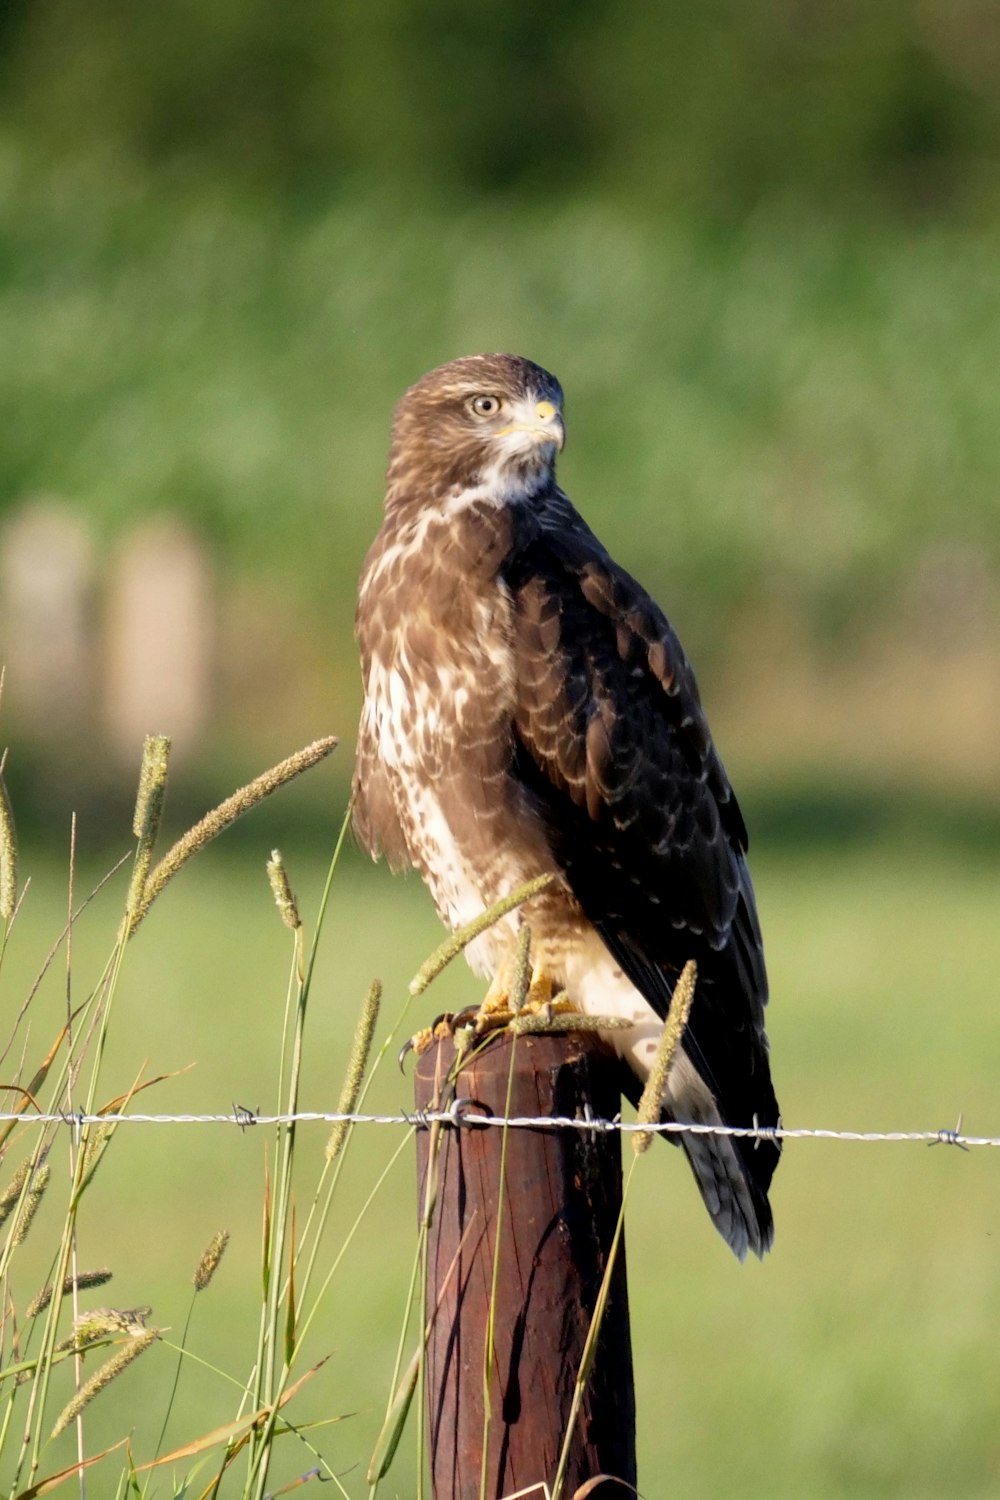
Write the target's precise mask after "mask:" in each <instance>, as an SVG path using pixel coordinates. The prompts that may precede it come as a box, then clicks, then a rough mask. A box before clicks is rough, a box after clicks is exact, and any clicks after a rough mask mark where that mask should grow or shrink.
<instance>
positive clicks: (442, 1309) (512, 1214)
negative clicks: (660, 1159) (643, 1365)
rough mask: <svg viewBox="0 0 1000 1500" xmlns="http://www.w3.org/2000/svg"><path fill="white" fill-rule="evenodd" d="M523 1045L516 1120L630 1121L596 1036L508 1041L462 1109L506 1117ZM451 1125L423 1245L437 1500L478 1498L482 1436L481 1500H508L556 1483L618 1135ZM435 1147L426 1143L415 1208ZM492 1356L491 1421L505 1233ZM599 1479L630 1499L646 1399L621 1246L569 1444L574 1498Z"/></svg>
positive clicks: (433, 1084) (462, 1083)
mask: <svg viewBox="0 0 1000 1500" xmlns="http://www.w3.org/2000/svg"><path fill="white" fill-rule="evenodd" d="M512 1045H513V1046H514V1047H515V1052H514V1068H513V1078H512V1087H511V1116H512V1117H513V1116H517V1115H526V1116H533V1117H534V1116H539V1117H540V1116H552V1115H569V1116H575V1117H579V1118H585V1117H586V1108H587V1106H589V1108H590V1109H591V1110H592V1111H593V1114H594V1116H595V1117H599V1118H604V1119H610V1118H611V1117H613V1116H614V1115H615V1114H616V1113H617V1112H618V1109H619V1104H620V1095H619V1088H618V1071H617V1068H618V1065H617V1063H616V1061H615V1059H614V1058H613V1057H612V1056H611V1054H610V1053H609V1052H608V1050H607V1049H606V1048H605V1047H604V1046H602V1044H601V1043H600V1042H599V1041H598V1040H597V1039H596V1038H595V1037H592V1036H589V1035H587V1034H585V1033H583V1034H581V1033H575V1034H571V1035H566V1036H552V1035H537V1036H521V1037H518V1038H517V1040H516V1043H512V1041H511V1038H510V1037H509V1036H506V1035H504V1036H500V1037H497V1038H495V1039H494V1040H493V1041H492V1042H491V1043H490V1045H489V1046H488V1047H486V1048H485V1049H484V1050H483V1051H482V1052H480V1053H479V1055H478V1056H476V1057H475V1058H473V1059H471V1060H470V1061H467V1062H466V1063H465V1064H464V1065H463V1067H462V1070H461V1073H460V1074H459V1077H458V1081H457V1089H456V1093H457V1096H458V1097H459V1098H469V1099H474V1100H476V1101H477V1102H478V1103H479V1105H480V1106H485V1107H486V1108H487V1109H488V1110H489V1111H491V1112H492V1113H493V1114H495V1115H499V1116H503V1114H504V1110H505V1105H506V1099H507V1088H508V1079H509V1075H510V1067H511V1047H512ZM454 1057H455V1050H454V1046H453V1043H452V1042H451V1041H450V1040H449V1039H446V1040H444V1041H441V1042H438V1043H436V1044H435V1045H434V1046H433V1047H432V1048H431V1049H430V1051H428V1052H427V1053H425V1054H424V1056H423V1057H421V1058H420V1059H419V1060H418V1065H417V1070H416V1084H415V1089H416V1103H417V1108H418V1109H428V1108H432V1107H434V1105H435V1103H436V1101H437V1099H438V1097H439V1095H438V1089H439V1087H440V1081H441V1080H442V1079H445V1078H447V1076H448V1073H449V1069H450V1068H451V1066H452V1064H453V1062H454ZM506 1137H507V1151H506V1167H505V1180H504V1183H503V1191H502V1194H501V1162H500V1158H501V1151H502V1150H503V1141H504V1131H502V1130H501V1129H499V1128H497V1127H489V1128H478V1129H477V1128H474V1127H468V1126H462V1127H460V1128H456V1127H453V1126H445V1127H444V1129H443V1131H442V1133H441V1145H440V1150H439V1153H438V1162H437V1167H438V1184H437V1201H436V1207H435V1213H434V1219H433V1224H432V1227H431V1230H430V1238H429V1246H428V1275H427V1287H426V1312H427V1318H428V1320H429V1321H430V1320H433V1326H432V1331H431V1334H430V1339H429V1344H428V1349H427V1411H428V1420H429V1452H430V1463H431V1473H432V1479H433V1493H434V1500H476V1497H478V1496H479V1495H480V1474H481V1465H482V1458H483V1442H484V1435H485V1440H486V1445H487V1464H486V1475H487V1482H486V1489H485V1492H484V1493H485V1496H486V1500H502V1497H505V1496H510V1495H513V1494H515V1493H520V1492H522V1491H528V1488H529V1486H534V1485H538V1486H539V1487H538V1488H537V1489H532V1490H530V1494H532V1495H536V1496H537V1497H538V1500H541V1497H542V1495H543V1490H542V1488H541V1482H542V1481H545V1482H546V1483H547V1484H549V1485H551V1483H552V1480H553V1478H554V1477H555V1473H556V1469H557V1465H558V1461H559V1453H560V1449H561V1447H562V1441H563V1435H564V1433H565V1431H566V1428H567V1423H568V1420H569V1416H570V1407H571V1403H572V1399H573V1388H574V1383H575V1380H576V1376H577V1371H578V1369H579V1367H580V1360H581V1356H582V1354H583V1348H584V1342H585V1340H586V1337H587V1332H588V1329H589V1327H590V1320H591V1314H592V1313H593V1310H594V1304H595V1301H596V1298H597V1294H598V1290H599V1288H600V1284H601V1278H602V1276H603V1274H604V1269H605V1266H606V1264H607V1256H608V1251H609V1249H610V1246H611V1240H612V1237H613V1235H614V1231H615V1226H616V1223H617V1220H618V1213H619V1209H620V1207H621V1189H622V1176H621V1137H620V1136H619V1135H618V1134H616V1133H606V1132H597V1131H594V1132H584V1131H575V1130H566V1129H563V1130H558V1129H553V1130H545V1129H516V1130H510V1131H508V1132H506ZM430 1138H431V1133H430V1132H429V1131H426V1130H425V1131H421V1132H420V1135H419V1152H418V1172H419V1183H420V1199H419V1201H420V1203H421V1204H422V1203H423V1194H424V1184H425V1181H426V1173H427V1168H428V1155H429V1147H430ZM498 1223H499V1226H500V1227H499V1233H500V1253H499V1267H498V1279H497V1291H496V1302H495V1306H494V1341H495V1359H494V1364H493V1370H492V1374H491V1377H490V1381H489V1394H488V1413H487V1420H486V1422H485V1424H484V1397H485V1394H486V1393H485V1390H484V1357H485V1345H486V1338H487V1328H488V1320H489V1310H490V1298H491V1286H492V1280H493V1256H494V1245H495V1241H496V1235H497V1232H498V1227H497V1226H498ZM599 1474H607V1475H613V1476H615V1477H616V1478H618V1479H621V1480H623V1481H625V1483H621V1484H619V1483H612V1482H605V1483H603V1484H598V1485H596V1486H595V1487H594V1489H593V1490H590V1491H588V1500H590V1497H591V1496H593V1497H594V1500H623V1497H624V1496H626V1495H629V1494H632V1493H634V1491H632V1490H631V1489H629V1488H628V1486H631V1485H634V1484H635V1480H636V1472H635V1394H634V1388H633V1380H632V1345H631V1337H630V1332H629V1313H628V1288H627V1281H626V1273H625V1245H624V1241H623V1242H622V1244H621V1245H620V1248H619V1253H618V1258H617V1261H616V1264H615V1268H614V1273H613V1279H612V1284H611V1295H610V1299H609V1302H608V1306H607V1310H606V1313H605V1317H604V1321H603V1324H602V1329H601V1336H600V1339H599V1342H598V1345H597V1351H596V1357H595V1360H594V1364H593V1368H592V1371H591V1376H590V1381H589V1384H588V1387H587V1391H586V1394H585V1396H584V1399H583V1403H582V1406H581V1408H580V1411H579V1414H578V1417H577V1420H576V1423H575V1429H574V1432H573V1437H572V1446H571V1451H570V1459H569V1466H568V1469H567V1472H566V1479H565V1484H564V1487H563V1490H562V1500H571V1497H572V1496H573V1494H574V1492H575V1491H576V1490H577V1489H578V1488H579V1487H580V1486H581V1485H583V1484H584V1483H586V1481H587V1480H589V1479H592V1478H594V1477H595V1476H596V1475H599Z"/></svg>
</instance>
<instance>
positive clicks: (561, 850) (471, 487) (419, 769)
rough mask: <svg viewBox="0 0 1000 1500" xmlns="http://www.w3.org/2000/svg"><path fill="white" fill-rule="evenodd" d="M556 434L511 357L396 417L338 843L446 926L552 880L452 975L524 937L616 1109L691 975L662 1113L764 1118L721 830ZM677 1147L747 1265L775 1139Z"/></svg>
mask: <svg viewBox="0 0 1000 1500" xmlns="http://www.w3.org/2000/svg"><path fill="white" fill-rule="evenodd" d="M564 438H565V428H564V425H563V393H562V389H561V387H560V385H559V382H558V381H557V380H556V379H555V378H554V377H553V376H552V375H550V374H548V373H547V372H546V371H545V370H543V369H542V368H541V367H540V366H538V365H536V364H533V363H531V361H529V360H527V359H522V358H518V357H515V356H513V355H507V354H483V355H474V356H470V357H468V358H464V359H456V360H454V361H452V363H450V364H447V365H443V366H442V367H441V368H440V369H437V370H432V371H431V372H430V374H428V375H425V376H424V377H423V379H422V380H419V381H417V383H416V385H414V386H412V387H411V389H410V390H409V391H407V392H406V394H405V395H404V396H403V398H402V400H401V401H400V402H399V404H398V406H397V407H396V412H395V419H394V422H393V429H392V450H391V455H390V460H389V469H388V479H387V493H386V499H385V517H384V521H383V524H382V528H381V530H380V531H379V533H378V535H377V537H376V539H375V541H374V543H373V545H372V547H371V549H370V551H369V553H368V556H367V559H366V561H365V565H364V571H363V573H362V577H361V585H360V595H359V600H358V610H357V636H358V641H359V645H360V649H361V657H362V673H363V679H364V692H365V698H364V707H363V710H362V715H361V726H360V731H359V737H358V751H357V762H356V767H355V777H354V797H355V804H354V827H355V830H356V832H357V834H358V836H359V838H360V840H361V842H362V843H363V844H364V846H365V847H366V848H367V849H368V850H369V852H370V853H371V854H372V856H373V857H374V858H378V857H379V855H380V854H383V853H384V854H385V855H386V856H387V858H388V860H389V861H390V863H391V865H392V866H393V867H394V868H397V869H399V868H406V867H407V866H413V867H415V868H416V869H418V870H419V871H420V873H421V875H422V876H423V878H424V880H425V881H426V882H427V884H428V886H429V887H430V890H431V894H432V896H433V899H434V902H435V905H436V906H437V910H438V912H439V914H440V916H441V918H442V920H443V921H444V922H445V923H446V924H447V925H448V926H449V927H451V928H453V929H454V928H457V927H459V926H461V925H463V924H464V923H466V922H468V921H470V920H471V919H472V918H474V917H475V916H477V915H478V914H479V913H480V912H481V911H482V910H483V909H484V908H485V907H487V906H490V905H492V904H493V903H494V902H495V901H497V900H498V899H499V898H500V897H501V896H504V895H506V894H507V893H509V892H510V891H511V890H513V889H515V888H516V887H517V886H519V885H520V884H522V883H524V882H526V881H528V880H530V879H531V878H532V877H533V876H536V875H538V874H541V873H551V874H552V875H553V876H554V879H553V881H552V882H551V884H550V885H549V886H548V887H547V889H545V890H544V891H543V892H542V893H541V894H540V895H538V896H536V897H534V898H533V899H532V900H531V901H530V902H529V903H527V904H526V905H525V906H524V907H522V908H521V910H520V912H515V913H513V914H512V915H511V916H510V917H509V918H507V919H506V920H504V921H502V922H500V923H498V924H497V925H496V926H495V927H493V928H491V929H490V930H488V931H487V932H486V933H485V934H483V935H482V936H481V937H480V938H478V939H477V940H476V942H475V943H474V944H472V945H471V947H470V949H469V950H468V957H469V958H470V961H471V962H472V964H473V967H474V968H475V969H476V970H477V971H478V972H480V973H484V974H488V975H490V976H494V977H496V976H498V975H502V973H503V970H504V966H505V964H509V963H510V961H511V958H512V955H513V952H514V949H515V947H516V944H517V939H518V931H519V924H520V923H521V922H525V923H527V924H528V926H529V929H530V933H531V940H532V955H533V960H534V963H535V966H536V972H537V973H538V974H539V975H544V976H545V978H546V979H547V980H548V981H549V982H551V984H552V986H553V987H554V988H555V989H557V990H558V991H564V992H565V994H566V996H567V997H568V999H569V1001H570V1002H571V1003H572V1004H573V1005H574V1006H576V1007H577V1008H578V1009H580V1010H581V1011H583V1012H584V1013H585V1014H591V1015H600V1016H608V1015H616V1016H619V1017H623V1018H626V1019H627V1021H628V1022H629V1023H630V1025H629V1026H628V1028H627V1029H619V1030H614V1031H608V1032H607V1033H606V1035H607V1038H608V1040H609V1041H610V1042H611V1044H612V1045H613V1046H614V1047H616V1048H617V1050H618V1051H619V1053H620V1055H621V1057H622V1059H623V1061H624V1063H626V1064H627V1069H626V1070H624V1071H625V1072H626V1075H627V1078H628V1080H629V1086H628V1087H627V1088H626V1092H627V1093H629V1094H630V1095H631V1097H632V1098H633V1101H634V1100H635V1099H637V1098H638V1095H639V1092H640V1091H641V1088H642V1084H643V1082H644V1081H645V1079H646V1077H647V1075H648V1072H649V1068H650V1065H651V1062H652V1059H653V1057H654V1056H655V1053H656V1047H657V1043H658V1040H659V1037H660V1034H661V1032H662V1028H663V1020H664V1018H665V1016H666V1014H667V1011H668V1008H669V1005H670V998H671V994H672V992H673V987H674V984H675V983H676V980H677V978H678V975H679V973H680V971H681V970H682V969H683V967H684V965H685V964H686V962H687V961H688V960H689V959H694V960H695V961H696V963H697V972H698V984H697V991H696V995H695V999H694V1004H693V1007H692V1010H691V1014H690V1018H689V1021H688V1025H687V1028H686V1031H685V1033H684V1037H683V1041H682V1045H681V1048H680V1049H679V1051H678V1053H677V1054H676V1056H675V1058H674V1061H673V1063H672V1065H671V1069H670V1072H669V1074H668V1079H667V1085H666V1088H665V1091H664V1099H663V1114H664V1118H665V1119H674V1120H678V1121H686V1122H689V1123H701V1124H715V1125H718V1124H726V1125H733V1126H752V1125H754V1124H755V1123H756V1124H757V1125H759V1126H774V1125H776V1124H777V1123H778V1106H777V1102H776V1100H775V1096H774V1090H773V1088H772V1086H771V1079H770V1071H769V1066H768V1045H767V1039H766V1036H765V1033H764V1006H765V1004H766V1000H767V978H766V974H765V969H764V957H763V950H762V944H761V934H760V927H759V925H758V921H757V911H756V905H755V901H754V893H753V887H752V885H751V882H750V874H749V871H748V869H747V863H746V858H745V854H746V847H747V834H746V828H745V826H744V822H743V818H742V816H741V814H740V810H739V807H738V805H737V802H736V799H735V797H734V795H733V792H732V789H731V788H730V785H729V781H728V779H727V777H726V773H725V771H724V769H723V766H722V763H721V761H720V760H719V757H718V755H717V754H716V751H715V748H714V746H713V744H712V739H711V735H710V734H709V729H708V724H707V722H706V720H705V715H704V713H703V711H702V708H701V704H700V700H699V696H698V689H697V686H696V684H695V679H694V675H693V673H692V670H691V667H690V665H689V664H688V661H687V659H686V657H685V655H684V652H683V650H682V648H681V645H680V642H679V641H678V639H677V636H676V635H675V634H674V631H673V630H672V629H671V627H670V625H669V624H668V622H667V619H666V617H665V616H664V614H663V612H662V611H661V610H660V608H659V607H658V606H657V605H656V604H655V603H654V601H653V600H652V599H651V598H650V596H649V595H648V594H647V593H646V592H645V591H644V589H643V588H642V586H641V585H640V584H639V583H637V582H636V580H635V579H634V578H632V577H631V576H630V575H629V574H628V573H627V572H626V571H625V570H624V569H623V568H621V567H619V566H618V564H617V563H615V561H614V560H613V559H612V558H611V556H610V555H609V554H608V552H607V551H606V550H605V548H604V547H603V546H602V545H601V543H600V542H599V541H598V539H597V537H596V536H595V535H594V533H593V532H592V531H591V530H590V528H589V527H588V526H587V524H586V522H585V521H584V520H583V518H582V517H581V516H580V514H579V513H578V512H577V511H576V510H575V509H574V507H573V505H572V504H571V502H570V501H569V499H568V498H567V496H566V495H565V494H564V493H563V491H562V490H561V489H560V488H559V487H558V485H557V484H556V478H555V460H556V454H557V453H558V452H559V451H560V450H561V449H562V446H563V442H564ZM681 1140H682V1144H683V1146H684V1149H685V1151H686V1153H687V1156H688V1160H689V1161H690V1164H691V1167H692V1169H693V1171H694V1175H695V1178H696V1180H697V1183H698V1187H699V1188H700V1190H701V1194H702V1197H703V1198H704V1201H705V1205H706V1207H707V1209H708V1212H709V1213H710V1215H711V1217H712V1219H713V1221H714V1223H715V1225H716V1227H717V1229H718V1230H719V1232H720V1233H721V1234H722V1235H723V1236H724V1238H725V1239H726V1240H727V1241H728V1243H729V1245H730V1246H731V1247H732V1249H733V1250H734V1252H735V1253H736V1255H737V1256H739V1258H740V1259H741V1260H742V1259H743V1257H744V1256H745V1255H746V1252H747V1251H748V1250H752V1251H754V1252H755V1253H756V1254H757V1255H763V1253H764V1252H765V1251H766V1250H767V1249H768V1248H769V1247H770V1244H771V1240H772V1236H773V1223H772V1217H771V1210H770V1206H769V1204H768V1198H767V1191H768V1186H769V1183H770V1180H771V1176H772V1174H773V1172H774V1169H775V1167H776V1165H777V1161H778V1154H779V1150H780V1147H779V1145H778V1142H777V1141H776V1140H774V1139H771V1138H766V1139H762V1138H756V1139H755V1138H741V1137H731V1136H721V1135H714V1134H704V1135H691V1134H687V1133H685V1134H684V1135H683V1136H682V1137H681Z"/></svg>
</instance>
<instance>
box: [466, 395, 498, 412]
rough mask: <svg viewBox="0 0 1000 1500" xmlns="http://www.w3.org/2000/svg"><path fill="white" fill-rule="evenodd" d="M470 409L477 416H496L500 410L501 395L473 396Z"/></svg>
mask: <svg viewBox="0 0 1000 1500" xmlns="http://www.w3.org/2000/svg"><path fill="white" fill-rule="evenodd" d="M469 410H470V411H472V412H474V413H475V414H476V416H477V417H495V416H496V414H497V412H498V411H499V410H500V397H499V396H473V398H472V400H471V401H470V402H469Z"/></svg>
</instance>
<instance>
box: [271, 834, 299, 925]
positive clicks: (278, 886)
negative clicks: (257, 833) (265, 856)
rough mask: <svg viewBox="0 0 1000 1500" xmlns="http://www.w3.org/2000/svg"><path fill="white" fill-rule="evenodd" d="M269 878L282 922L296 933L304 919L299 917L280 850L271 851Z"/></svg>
mask: <svg viewBox="0 0 1000 1500" xmlns="http://www.w3.org/2000/svg"><path fill="white" fill-rule="evenodd" d="M267 878H268V880H269V882H270V885H271V894H272V895H273V896H274V904H275V906H276V907H277V908H278V911H279V912H280V914H281V920H282V921H283V922H284V924H285V926H286V927H290V928H291V930H292V931H293V932H295V931H296V930H297V929H298V928H299V927H301V926H302V918H301V917H300V916H299V908H298V905H297V904H296V901H295V896H294V894H293V893H292V887H291V884H290V883H289V879H288V871H287V870H286V869H285V861H284V858H283V857H282V853H281V850H280V849H272V850H271V858H270V859H269V860H268V862H267Z"/></svg>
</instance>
